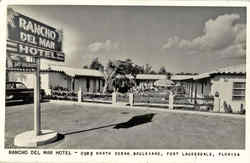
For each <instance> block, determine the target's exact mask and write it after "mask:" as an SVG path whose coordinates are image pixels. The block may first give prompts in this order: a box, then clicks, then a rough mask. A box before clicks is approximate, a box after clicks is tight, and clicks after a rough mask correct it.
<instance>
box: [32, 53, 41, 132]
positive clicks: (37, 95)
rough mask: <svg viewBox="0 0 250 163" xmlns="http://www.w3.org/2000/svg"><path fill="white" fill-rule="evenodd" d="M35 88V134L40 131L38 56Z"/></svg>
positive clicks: (38, 59) (37, 58)
mask: <svg viewBox="0 0 250 163" xmlns="http://www.w3.org/2000/svg"><path fill="white" fill-rule="evenodd" d="M35 60H36V72H35V88H34V132H35V135H36V136H39V135H40V133H41V110H40V58H39V57H36V58H35Z"/></svg>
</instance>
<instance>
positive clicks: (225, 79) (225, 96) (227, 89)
mask: <svg viewBox="0 0 250 163" xmlns="http://www.w3.org/2000/svg"><path fill="white" fill-rule="evenodd" d="M233 82H246V77H245V76H244V75H218V76H215V77H214V78H212V79H211V83H212V87H211V94H212V95H215V92H216V91H218V92H219V95H220V96H219V97H220V98H221V99H222V100H223V101H225V102H226V103H227V104H229V105H231V107H232V110H233V112H239V111H240V106H241V104H243V106H244V108H245V100H233V99H232V95H233V94H232V93H233Z"/></svg>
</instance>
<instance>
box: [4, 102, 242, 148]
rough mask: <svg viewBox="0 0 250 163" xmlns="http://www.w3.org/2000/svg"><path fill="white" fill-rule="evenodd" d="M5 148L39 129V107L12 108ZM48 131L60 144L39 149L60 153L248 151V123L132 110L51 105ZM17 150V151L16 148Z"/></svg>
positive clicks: (44, 118) (45, 111)
mask: <svg viewBox="0 0 250 163" xmlns="http://www.w3.org/2000/svg"><path fill="white" fill-rule="evenodd" d="M5 118H6V123H5V126H6V130H5V147H6V148H13V147H15V146H14V145H13V139H14V137H15V136H16V135H17V134H20V133H22V132H24V131H27V130H32V129H33V104H21V105H12V106H7V107H6V115H5ZM41 122H42V128H43V129H53V130H56V131H57V132H59V133H60V140H58V141H56V142H54V143H52V144H49V145H44V146H40V147H39V148H52V149H56V148H60V149H244V148H245V118H244V117H234V116H220V115H216V114H215V115H213V114H212V115H211V114H209V115H203V114H195V113H194V114H193V113H192V114H190V113H189V112H186V113H185V112H183V111H182V112H178V111H176V112H175V111H172V112H166V111H164V110H162V109H159V110H158V109H146V108H144V109H135V108H134V109H132V108H123V107H119V106H112V105H108V104H103V105H100V104H99V105H95V104H91V105H88V104H78V103H71V102H69V103H68V102H45V103H42V104H41ZM15 148H16V147H15Z"/></svg>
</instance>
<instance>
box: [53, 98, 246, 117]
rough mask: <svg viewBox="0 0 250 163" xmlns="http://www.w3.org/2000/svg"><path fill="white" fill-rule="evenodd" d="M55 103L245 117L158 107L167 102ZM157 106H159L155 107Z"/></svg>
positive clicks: (64, 101) (57, 101) (62, 101)
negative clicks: (134, 103) (130, 103)
mask: <svg viewBox="0 0 250 163" xmlns="http://www.w3.org/2000/svg"><path fill="white" fill-rule="evenodd" d="M50 101H51V102H55V103H60V104H62V103H65V104H76V105H85V106H99V107H111V106H112V107H117V108H124V109H142V110H154V111H162V112H172V113H182V114H198V115H205V116H222V117H232V118H245V115H242V114H232V113H218V112H205V111H192V110H177V109H174V110H169V109H168V108H159V107H162V106H165V107H167V104H153V103H152V104H147V105H149V106H138V105H145V103H136V105H137V106H136V105H134V106H129V104H128V103H125V102H119V103H117V104H111V103H110V102H103V103H94V102H80V103H79V102H76V101H66V100H50ZM157 106H159V107H157ZM174 107H189V108H190V106H188V105H174Z"/></svg>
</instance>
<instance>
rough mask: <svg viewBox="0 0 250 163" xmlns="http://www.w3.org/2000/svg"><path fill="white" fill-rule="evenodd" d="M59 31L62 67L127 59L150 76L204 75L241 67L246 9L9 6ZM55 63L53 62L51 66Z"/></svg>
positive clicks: (244, 44)
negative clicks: (148, 69) (146, 67)
mask: <svg viewBox="0 0 250 163" xmlns="http://www.w3.org/2000/svg"><path fill="white" fill-rule="evenodd" d="M9 7H11V8H13V9H14V10H15V11H17V12H19V13H22V14H24V15H26V16H28V17H31V18H33V19H35V20H38V21H40V22H42V23H45V24H47V25H49V26H52V27H55V28H59V29H62V30H63V33H64V37H63V51H64V53H65V62H64V64H65V65H67V66H69V67H75V68H81V67H83V66H84V65H89V64H90V63H91V61H92V60H93V59H94V58H96V57H98V58H99V60H100V62H102V63H103V64H106V63H107V62H108V60H115V59H121V60H125V59H127V58H130V59H132V61H134V63H136V64H138V65H145V64H150V65H152V67H153V69H154V70H155V71H158V70H159V69H160V67H162V66H165V68H166V70H167V71H169V72H199V73H200V72H207V71H212V70H214V69H216V68H220V67H225V66H230V65H236V64H242V63H245V62H246V50H245V47H246V9H245V8H242V7H174V6H161V7H159V6H74V5H71V6H59V5H54V6H53V5H51V6H45V5H43V6H41V5H40V6H24V5H22V6H20V5H19V6H9ZM55 64H56V63H55Z"/></svg>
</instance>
